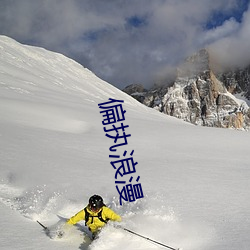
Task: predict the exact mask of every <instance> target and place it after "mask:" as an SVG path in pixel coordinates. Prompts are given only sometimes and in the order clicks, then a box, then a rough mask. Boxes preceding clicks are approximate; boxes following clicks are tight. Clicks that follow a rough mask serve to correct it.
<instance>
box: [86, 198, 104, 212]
mask: <svg viewBox="0 0 250 250" xmlns="http://www.w3.org/2000/svg"><path fill="white" fill-rule="evenodd" d="M103 205H104V204H103V199H102V197H101V196H99V195H96V194H95V195H93V196H91V197H90V198H89V206H90V208H91V209H93V210H98V209H100V208H102V207H103Z"/></svg>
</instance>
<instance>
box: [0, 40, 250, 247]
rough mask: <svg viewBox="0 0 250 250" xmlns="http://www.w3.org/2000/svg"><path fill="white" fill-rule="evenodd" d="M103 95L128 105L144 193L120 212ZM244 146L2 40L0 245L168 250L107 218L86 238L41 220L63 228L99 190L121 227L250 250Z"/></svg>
mask: <svg viewBox="0 0 250 250" xmlns="http://www.w3.org/2000/svg"><path fill="white" fill-rule="evenodd" d="M124 70H125V71H126V69H124ZM109 98H114V99H119V100H124V104H123V107H124V109H125V110H126V111H127V112H126V114H125V117H126V120H125V122H124V124H126V125H129V128H127V129H126V132H127V133H130V134H131V137H129V138H128V145H127V146H126V150H134V155H133V156H134V159H135V161H137V162H138V165H137V166H136V169H137V171H138V173H139V174H140V176H141V179H140V181H141V184H142V187H143V192H144V195H145V197H144V198H141V199H138V200H137V201H136V202H127V203H126V202H125V203H124V204H123V205H122V206H120V205H119V195H118V193H117V191H116V188H115V179H114V174H115V172H114V169H113V168H112V166H111V165H110V159H109V147H110V146H112V145H113V144H112V140H111V139H110V138H108V137H105V133H104V131H103V125H102V116H101V115H100V113H99V112H100V110H99V108H98V104H99V103H102V102H105V101H107V100H108V99H109ZM249 144H250V134H249V132H245V131H244V132H243V131H237V130H227V129H215V128H206V127H198V126H193V125H190V124H188V123H185V122H182V121H180V120H178V119H175V118H172V117H169V116H166V115H163V114H160V113H159V112H157V111H155V110H153V109H149V108H147V107H145V106H143V105H141V104H140V103H138V102H137V101H135V100H134V99H133V98H131V97H129V96H128V95H126V94H125V93H123V92H121V91H120V90H118V89H116V88H115V87H113V86H112V85H110V84H108V83H106V82H104V81H103V80H101V79H99V78H98V77H96V76H95V75H94V74H93V73H92V72H90V71H89V70H87V69H85V68H84V67H83V66H81V65H79V64H77V63H76V62H74V61H72V60H70V59H68V58H66V57H64V56H63V55H60V54H57V53H53V52H49V51H46V50H44V49H42V48H36V47H30V46H24V45H21V44H19V43H17V42H16V41H14V40H12V39H10V38H8V37H4V36H0V149H1V150H0V159H1V161H0V211H1V224H0V229H1V234H0V248H1V249H5V250H9V249H11V250H13V249H20V250H21V249H25V250H26V249H60V250H63V249H67V250H69V249H72V250H73V249H82V250H84V249H85V250H86V249H89V250H104V249H105V250H106V249H107V250H108V249H109V250H117V249H121V250H137V249H143V250H149V249H164V247H162V246H159V245H157V244H154V243H152V242H149V241H147V240H145V239H142V238H140V237H137V236H135V235H132V234H129V233H128V232H126V231H124V230H122V229H117V228H115V227H114V226H113V225H112V223H111V224H110V225H108V226H107V227H106V228H104V229H103V231H102V232H101V234H100V237H99V238H98V239H97V240H96V241H94V242H92V243H91V241H90V240H89V238H88V237H87V236H86V235H85V232H86V228H84V222H81V223H80V225H78V226H74V227H72V228H70V229H69V230H68V231H67V232H66V233H65V236H64V237H63V238H62V239H57V238H54V239H50V238H49V237H48V236H47V235H46V234H45V233H44V231H43V229H42V227H40V226H39V225H38V223H36V220H39V221H41V222H42V223H44V224H45V225H46V226H48V227H50V228H53V227H55V225H57V224H58V223H64V220H63V219H60V218H61V217H63V218H69V217H70V216H72V215H74V214H75V213H76V212H78V211H79V210H80V209H82V208H84V206H85V205H86V204H87V202H88V199H89V196H91V195H92V194H99V195H102V196H103V198H104V201H105V203H106V205H107V206H109V207H111V208H112V209H113V210H114V211H116V212H117V213H119V214H120V215H121V216H122V218H123V221H122V223H121V225H122V226H123V227H125V228H128V229H130V230H133V231H135V232H137V233H139V234H142V235H144V236H146V237H149V238H151V239H153V240H156V241H159V242H161V243H163V244H166V245H169V246H171V247H174V248H182V249H183V250H198V249H199V250H214V249H219V250H236V249H240V250H248V249H250V238H249V235H250V200H249V197H250V166H249V163H250V156H249ZM123 147H124V148H122V147H121V149H118V150H121V151H122V150H124V149H125V146H123ZM58 216H59V217H58Z"/></svg>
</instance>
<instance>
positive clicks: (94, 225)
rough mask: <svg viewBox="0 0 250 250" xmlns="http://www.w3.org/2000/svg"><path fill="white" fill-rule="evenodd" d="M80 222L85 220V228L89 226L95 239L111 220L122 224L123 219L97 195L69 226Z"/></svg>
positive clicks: (69, 221) (71, 220)
mask: <svg viewBox="0 0 250 250" xmlns="http://www.w3.org/2000/svg"><path fill="white" fill-rule="evenodd" d="M80 220H85V226H88V228H89V230H90V231H91V232H92V238H93V239H94V238H95V237H96V236H97V234H98V233H99V231H100V230H101V228H102V227H104V226H105V224H106V223H107V222H108V221H109V220H112V221H118V222H120V221H121V220H122V219H121V217H120V216H119V215H118V214H116V213H115V212H114V211H113V210H111V209H110V208H108V207H106V206H105V204H104V203H103V199H102V197H101V196H99V195H96V194H95V195H93V196H91V197H90V198H89V204H88V205H87V206H86V207H85V208H84V209H82V210H81V211H79V212H78V213H77V214H75V215H74V216H72V217H71V218H70V219H69V220H68V221H67V224H69V225H74V224H76V223H77V222H78V221H80Z"/></svg>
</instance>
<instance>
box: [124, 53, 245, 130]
mask: <svg viewBox="0 0 250 250" xmlns="http://www.w3.org/2000/svg"><path fill="white" fill-rule="evenodd" d="M210 64H211V60H210V55H209V52H208V50H206V49H202V50H200V51H198V52H197V53H195V54H194V55H192V56H190V57H188V58H187V59H186V60H185V61H184V62H183V64H181V65H180V66H179V67H178V69H177V76H176V79H175V81H174V82H173V84H171V86H169V85H168V86H164V85H163V86H161V87H154V88H152V89H150V90H148V91H146V90H145V89H143V91H142V87H141V88H140V90H141V91H138V86H137V91H136V92H133V91H132V92H130V93H129V94H130V95H132V96H133V97H135V98H136V99H137V100H138V101H140V102H142V103H144V104H145V105H147V106H149V107H152V108H155V109H157V110H159V111H160V112H163V113H165V114H167V115H171V116H175V117H177V118H180V119H183V120H185V121H187V122H191V123H193V124H196V125H202V126H211V127H223V128H236V129H248V128H249V127H250V109H249V106H248V105H247V103H246V102H245V101H244V100H241V99H238V98H236V97H235V96H234V95H233V94H234V93H236V92H237V93H239V92H241V93H245V94H246V93H248V92H247V90H246V89H245V88H247V87H248V86H249V80H250V77H249V76H250V74H248V73H249V71H246V70H242V71H240V72H238V73H236V72H227V73H221V74H215V73H214V71H213V70H212V67H211V65H210ZM249 69H250V67H249ZM247 72H248V73H247ZM130 89H131V86H130ZM126 92H127V91H126ZM127 93H128V92H127ZM249 93H250V91H249ZM245 96H246V95H245ZM249 96H250V95H249Z"/></svg>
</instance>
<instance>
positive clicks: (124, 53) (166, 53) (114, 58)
mask: <svg viewBox="0 0 250 250" xmlns="http://www.w3.org/2000/svg"><path fill="white" fill-rule="evenodd" d="M238 3H239V2H238V1H237V0H220V1H217V0H210V1H207V0H201V1H197V0H180V1H176V0H154V1H152V0H130V1H129V0H128V1H122V0H116V1H112V0H105V1H103V0H84V1H80V0H72V1H67V0H60V1H59V0H46V1H32V0H22V1H7V0H2V1H1V2H0V33H2V34H6V35H9V36H11V37H13V38H15V39H17V40H19V41H21V42H29V43H33V44H37V45H39V46H42V47H45V48H48V49H51V50H55V51H59V52H62V53H64V54H66V55H68V56H70V57H72V58H75V59H77V60H78V61H80V62H81V63H82V64H83V65H85V66H86V67H89V68H90V69H91V70H92V71H93V72H95V73H96V74H97V75H99V76H100V77H102V78H104V79H105V80H108V81H109V82H111V83H114V84H115V85H116V86H119V87H124V86H125V85H127V84H129V83H132V82H141V83H145V84H150V83H152V82H153V81H154V80H155V76H156V75H157V76H158V77H159V75H161V74H163V75H164V71H165V69H166V68H168V67H170V68H171V67H172V66H173V65H175V64H176V63H178V62H179V61H180V60H181V59H183V58H185V57H186V56H188V55H190V54H191V53H193V52H195V51H196V50H198V49H200V48H202V47H204V46H207V45H209V44H210V43H213V44H214V46H213V47H214V48H217V49H218V50H221V46H223V44H224V46H225V44H226V46H228V47H232V46H235V45H233V44H236V43H238V42H237V40H238V39H240V40H241V43H242V44H244V41H245V39H248V38H249V33H250V32H249V30H248V29H249V25H247V22H249V21H247V20H248V19H249V18H248V17H247V14H245V17H244V21H243V23H242V24H239V23H237V21H236V20H235V19H233V18H231V19H229V20H227V21H225V22H224V23H223V24H222V25H221V26H219V27H217V28H215V29H213V30H208V31H207V30H206V29H205V28H204V27H205V26H206V23H207V22H209V20H210V19H211V17H213V13H215V12H216V11H217V12H219V11H221V12H223V13H224V14H225V13H226V14H227V15H230V13H231V12H232V10H233V9H234V8H236V7H237V4H238ZM131 17H138V18H139V20H142V21H143V25H140V26H139V27H136V25H135V26H133V25H132V26H131V24H132V23H131V22H130V23H129V22H128V20H130V21H131V20H133V19H131ZM135 20H136V19H135ZM129 25H130V26H129ZM231 34H237V36H238V37H234V36H232V35H231ZM243 48H247V45H246V44H244V46H243ZM107 69H108V70H107ZM162 72H163V73H162ZM162 77H163V76H160V78H162Z"/></svg>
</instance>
